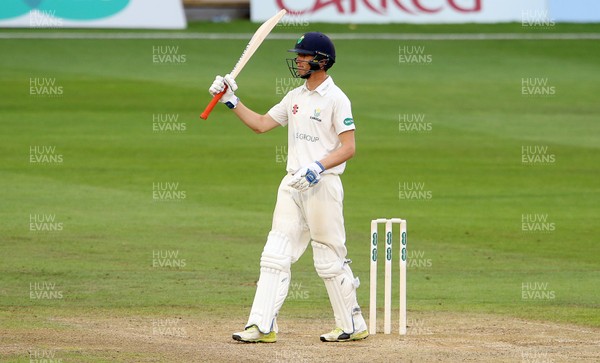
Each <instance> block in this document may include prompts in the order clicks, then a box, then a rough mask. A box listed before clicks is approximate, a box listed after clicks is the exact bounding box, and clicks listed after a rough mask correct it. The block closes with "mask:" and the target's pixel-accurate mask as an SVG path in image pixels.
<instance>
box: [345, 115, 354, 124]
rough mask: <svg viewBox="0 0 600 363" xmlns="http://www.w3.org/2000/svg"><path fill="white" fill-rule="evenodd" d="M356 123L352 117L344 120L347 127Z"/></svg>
mask: <svg viewBox="0 0 600 363" xmlns="http://www.w3.org/2000/svg"><path fill="white" fill-rule="evenodd" d="M353 123H354V120H353V119H352V118H351V117H348V118H347V119H345V120H344V125H346V126H350V125H352V124H353Z"/></svg>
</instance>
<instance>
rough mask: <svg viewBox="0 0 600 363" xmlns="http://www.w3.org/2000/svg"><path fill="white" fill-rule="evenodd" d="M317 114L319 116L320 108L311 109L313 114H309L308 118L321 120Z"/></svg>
mask: <svg viewBox="0 0 600 363" xmlns="http://www.w3.org/2000/svg"><path fill="white" fill-rule="evenodd" d="M319 116H321V109H320V108H315V110H314V111H313V115H312V116H310V119H311V120H315V121H319V122H321V119H320V118H319Z"/></svg>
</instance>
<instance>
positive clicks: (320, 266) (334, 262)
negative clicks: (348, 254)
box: [312, 241, 366, 334]
mask: <svg viewBox="0 0 600 363" xmlns="http://www.w3.org/2000/svg"><path fill="white" fill-rule="evenodd" d="M312 246H313V257H314V262H315V269H316V270H317V273H318V274H319V276H320V277H321V278H322V279H323V282H324V283H325V288H326V289H327V293H328V294H329V301H330V302H331V307H332V308H333V314H334V315H335V323H336V325H337V327H339V328H342V329H343V330H344V333H348V334H352V333H353V332H354V331H355V328H356V329H358V330H357V331H362V330H364V329H366V324H365V322H364V319H363V318H362V315H361V313H360V307H359V306H358V302H357V301H356V288H357V287H358V285H359V284H360V282H359V281H358V279H357V278H355V277H354V275H353V274H352V270H351V269H350V266H348V264H347V263H346V261H345V260H343V259H341V258H339V257H338V256H337V255H336V254H335V252H334V251H333V250H332V249H331V248H329V247H328V246H326V245H324V244H322V243H318V242H314V241H313V242H312ZM353 315H354V316H356V317H357V319H356V320H357V321H355V319H353ZM355 323H356V324H355ZM355 325H356V326H355Z"/></svg>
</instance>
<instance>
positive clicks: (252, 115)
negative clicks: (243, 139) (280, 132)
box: [232, 101, 273, 134]
mask: <svg viewBox="0 0 600 363" xmlns="http://www.w3.org/2000/svg"><path fill="white" fill-rule="evenodd" d="M232 111H233V112H234V113H235V114H236V116H237V117H238V118H239V119H240V120H242V122H243V123H244V124H245V125H246V126H248V127H249V128H250V129H251V130H252V131H254V132H256V133H257V134H261V133H263V132H267V131H269V130H271V129H272V128H273V127H269V125H268V122H267V120H266V119H265V118H266V115H260V114H258V113H256V112H254V111H252V110H251V109H249V108H248V107H246V106H245V105H244V104H243V103H242V102H241V101H240V102H238V104H237V106H236V108H234V109H233V110H232Z"/></svg>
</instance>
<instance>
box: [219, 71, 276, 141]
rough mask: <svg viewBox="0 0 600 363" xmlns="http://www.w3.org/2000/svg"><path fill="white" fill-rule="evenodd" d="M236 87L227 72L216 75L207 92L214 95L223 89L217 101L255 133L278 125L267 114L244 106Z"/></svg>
mask: <svg viewBox="0 0 600 363" xmlns="http://www.w3.org/2000/svg"><path fill="white" fill-rule="evenodd" d="M237 89H238V86H237V83H236V82H235V80H234V79H233V78H232V77H231V76H230V75H229V74H227V75H225V77H221V76H217V77H216V78H215V81H214V82H213V84H212V85H211V86H210V88H209V89H208V92H210V94H211V95H213V96H215V95H217V94H219V93H221V92H223V90H225V93H224V94H223V96H222V97H221V99H220V100H219V102H222V103H224V104H225V105H226V106H227V107H229V108H230V109H231V110H233V112H234V113H235V114H236V115H237V117H238V118H239V119H240V120H242V122H243V123H244V124H246V126H248V127H249V128H250V129H252V131H254V132H256V133H257V134H261V133H263V132H267V131H270V130H272V129H274V128H275V127H277V126H279V123H278V122H277V121H275V120H273V118H272V117H271V116H269V114H264V115H261V114H259V113H256V112H254V111H252V110H251V109H249V108H248V107H246V106H245V105H244V104H243V103H242V102H241V101H240V99H239V98H238V97H237V96H236V95H235V91H236V90H237Z"/></svg>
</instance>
